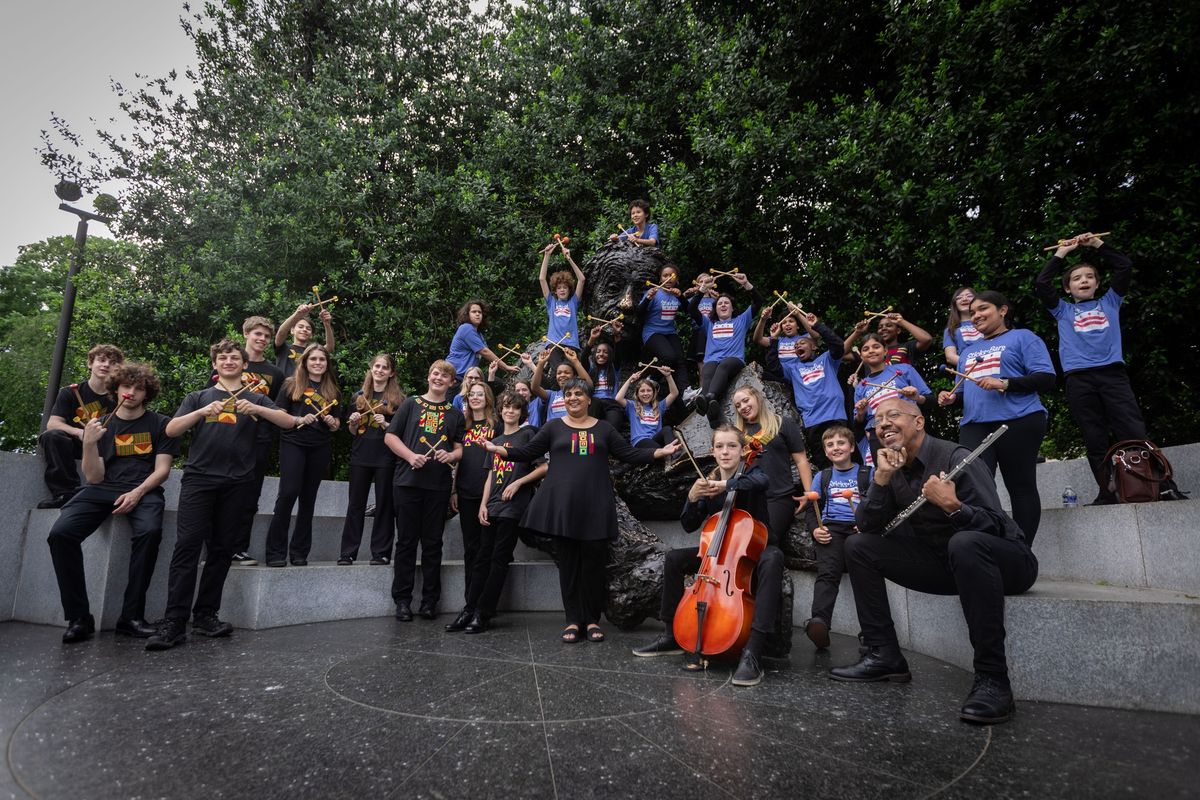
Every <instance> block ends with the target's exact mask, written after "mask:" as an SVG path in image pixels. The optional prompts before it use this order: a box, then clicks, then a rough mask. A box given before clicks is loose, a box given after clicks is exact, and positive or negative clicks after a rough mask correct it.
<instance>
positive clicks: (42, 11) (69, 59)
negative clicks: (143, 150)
mask: <svg viewBox="0 0 1200 800" xmlns="http://www.w3.org/2000/svg"><path fill="white" fill-rule="evenodd" d="M181 13H182V2H177V0H103V2H96V1H95V0H93V1H92V2H84V0H0V76H2V77H0V145H2V146H0V174H2V175H3V176H4V182H3V185H4V191H3V193H2V194H0V266H2V265H7V264H11V263H13V260H14V259H15V258H16V256H17V247H18V246H19V245H22V244H29V243H31V242H37V241H40V240H42V239H45V238H46V237H48V236H58V235H63V234H67V235H73V234H74V232H75V222H76V219H75V217H73V216H71V215H70V214H67V213H65V212H63V211H59V210H58V202H59V201H58V198H56V197H55V196H54V184H55V183H57V179H56V178H55V176H53V175H51V174H50V173H49V172H47V170H46V169H45V167H43V166H42V165H41V162H40V161H39V160H38V155H37V152H36V149H37V147H38V144H39V132H40V131H41V130H42V129H43V128H48V127H49V120H50V114H51V112H54V113H55V114H57V115H58V116H60V117H63V118H65V119H67V120H68V121H70V122H71V123H72V127H73V129H74V130H75V131H76V132H77V133H79V134H82V135H84V144H85V145H95V144H96V138H95V136H94V134H93V131H94V130H95V128H96V125H94V124H91V123H90V122H89V118H92V119H95V120H97V121H98V122H100V125H101V127H104V128H113V129H116V128H120V129H122V130H124V129H127V126H120V125H118V126H111V125H109V124H108V122H107V120H108V118H109V117H112V116H116V115H117V114H118V112H119V109H118V107H117V99H116V96H115V95H114V94H113V92H112V89H111V88H110V81H111V80H114V79H115V80H117V81H119V82H121V83H123V84H125V85H126V86H132V85H136V81H135V79H134V74H135V73H141V74H147V75H150V76H152V77H158V76H164V75H166V74H167V73H168V72H170V71H171V69H176V70H178V71H179V73H180V74H181V75H182V73H183V71H184V69H186V68H187V67H188V66H191V65H194V63H195V56H194V52H193V50H192V46H191V42H190V41H189V40H188V38H187V37H186V36H185V35H184V34H183V31H182V30H181V29H180V27H179V21H178V20H179V16H180V14H181ZM110 191H111V189H110ZM89 200H90V197H88V196H85V197H84V199H83V200H82V201H81V202H80V205H82V206H84V207H86V208H90V205H89V204H88V201H89ZM89 231H90V233H95V234H100V235H106V234H107V232H106V231H105V229H104V226H102V225H98V224H94V223H93V224H92V225H91V227H90V229H89Z"/></svg>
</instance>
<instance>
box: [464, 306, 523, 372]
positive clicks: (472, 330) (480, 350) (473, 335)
mask: <svg viewBox="0 0 1200 800" xmlns="http://www.w3.org/2000/svg"><path fill="white" fill-rule="evenodd" d="M487 315H488V306H487V303H485V302H483V301H482V300H468V301H467V302H465V303H463V305H462V308H460V309H458V329H457V330H455V331H454V338H453V339H452V340H451V341H450V354H449V355H448V356H446V360H447V361H449V362H450V363H451V364H453V365H454V370H455V372H456V373H457V375H456V377H457V378H458V379H461V378H462V376H463V375H465V374H466V372H467V370H469V369H470V368H471V367H473V366H475V365H476V364H478V363H479V359H480V357H481V356H482V357H483V358H484V359H486V360H487V361H499V362H500V367H501V368H502V369H504V370H505V371H506V372H516V371H517V368H516V367H511V366H509V365H508V364H505V363H504V362H503V361H501V360H500V357H499V356H498V355H496V354H495V353H493V352H492V351H491V350H490V349H489V348H488V345H487V342H486V341H484V338H483V329H484V327H485V326H486V325H487Z"/></svg>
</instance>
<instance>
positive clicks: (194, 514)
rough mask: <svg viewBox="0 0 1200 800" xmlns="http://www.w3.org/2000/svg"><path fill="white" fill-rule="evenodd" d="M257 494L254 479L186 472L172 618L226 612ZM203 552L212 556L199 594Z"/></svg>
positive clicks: (171, 588) (171, 582)
mask: <svg viewBox="0 0 1200 800" xmlns="http://www.w3.org/2000/svg"><path fill="white" fill-rule="evenodd" d="M252 489H253V486H252V485H251V483H250V481H249V479H246V480H243V481H230V480H228V479H221V478H212V477H208V476H204V475H195V474H189V473H188V472H187V470H184V473H183V480H182V481H181V483H180V489H179V514H178V522H177V523H176V528H177V531H178V535H177V537H176V539H175V552H173V553H172V554H171V572H170V576H169V577H168V579H167V613H166V616H167V618H168V619H187V616H188V609H189V608H190V609H192V611H193V613H195V614H197V615H200V614H216V613H217V611H219V610H220V608H221V592H222V591H223V590H224V588H225V576H226V575H228V574H229V563H230V559H231V558H233V554H234V549H233V547H234V542H235V541H236V538H237V524H238V521H239V520H240V519H241V518H242V515H243V514H245V509H246V504H247V503H249V502H250V501H249V497H250V492H251V490H252ZM201 550H206V551H207V554H206V555H205V557H204V571H203V573H202V574H201V575H200V591H199V593H198V594H197V593H196V567H197V565H198V564H199V563H200V552H201ZM193 595H194V596H195V600H196V601H195V603H194V604H193V603H192V597H193Z"/></svg>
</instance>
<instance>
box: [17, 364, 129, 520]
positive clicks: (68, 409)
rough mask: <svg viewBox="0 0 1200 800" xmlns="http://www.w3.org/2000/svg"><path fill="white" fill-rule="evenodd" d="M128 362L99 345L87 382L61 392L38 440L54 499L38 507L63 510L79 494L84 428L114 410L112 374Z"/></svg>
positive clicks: (47, 484) (47, 481)
mask: <svg viewBox="0 0 1200 800" xmlns="http://www.w3.org/2000/svg"><path fill="white" fill-rule="evenodd" d="M124 361H125V354H124V353H122V352H121V349H120V348H119V347H116V346H115V345H111V344H98V345H96V346H95V347H93V348H92V349H91V350H89V351H88V354H87V364H88V371H89V372H90V373H91V374H90V375H89V376H88V379H87V382H86V383H73V384H71V385H70V386H65V387H63V388H62V389H60V390H59V392H58V397H57V398H55V400H54V406H53V408H51V409H50V419H49V420H47V422H46V430H44V431H43V432H42V435H41V436H39V437H38V444H40V445H41V447H42V456H43V457H44V458H45V459H46V488H48V489H49V490H50V495H51V497H50V499H49V500H43V501H42V502H40V503H38V508H62V507H63V505H64V504H65V503H66V502H67V501H68V500H70V499H71V496H72V495H73V494H75V493H76V492H78V491H79V471H78V470H77V469H75V460H76V459H77V458H82V457H83V428H84V426H85V425H87V423H88V420H91V419H96V418H98V417H102V416H104V415H106V414H108V412H110V411H112V410H113V408H114V407H115V406H116V404H117V401H116V399H115V398H114V397H112V395H110V394H109V391H108V387H107V381H108V374H109V372H110V371H111V370H112V369H113V368H115V367H117V366H119V365H120V364H121V363H123V362H124Z"/></svg>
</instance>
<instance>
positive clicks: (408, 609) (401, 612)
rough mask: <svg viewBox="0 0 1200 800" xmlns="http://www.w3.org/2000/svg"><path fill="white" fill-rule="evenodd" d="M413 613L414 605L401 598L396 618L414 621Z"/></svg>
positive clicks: (403, 620) (402, 620)
mask: <svg viewBox="0 0 1200 800" xmlns="http://www.w3.org/2000/svg"><path fill="white" fill-rule="evenodd" d="M412 618H413V613H412V606H410V605H409V604H408V602H407V601H406V600H401V601H400V602H398V603H396V619H398V620H400V621H401V622H412Z"/></svg>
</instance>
